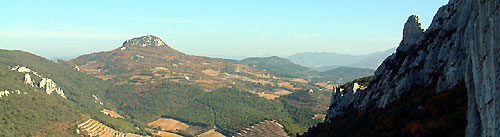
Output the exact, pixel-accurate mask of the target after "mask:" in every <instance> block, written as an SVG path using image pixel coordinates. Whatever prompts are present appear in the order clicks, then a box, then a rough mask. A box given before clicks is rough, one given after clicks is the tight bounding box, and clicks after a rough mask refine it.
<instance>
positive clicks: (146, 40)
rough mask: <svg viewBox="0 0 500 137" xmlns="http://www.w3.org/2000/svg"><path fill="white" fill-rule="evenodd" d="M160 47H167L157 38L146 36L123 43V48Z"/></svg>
mask: <svg viewBox="0 0 500 137" xmlns="http://www.w3.org/2000/svg"><path fill="white" fill-rule="evenodd" d="M134 46H137V47H149V46H150V47H160V46H168V45H167V44H165V42H163V41H162V40H161V39H160V38H159V37H156V36H153V35H147V36H142V37H137V38H133V39H129V40H127V41H125V42H124V43H123V47H134Z"/></svg>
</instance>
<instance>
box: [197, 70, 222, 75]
mask: <svg viewBox="0 0 500 137" xmlns="http://www.w3.org/2000/svg"><path fill="white" fill-rule="evenodd" d="M201 72H202V73H203V74H205V75H208V76H212V77H215V76H218V75H219V74H220V73H219V72H218V71H215V70H213V69H205V70H202V71H201Z"/></svg>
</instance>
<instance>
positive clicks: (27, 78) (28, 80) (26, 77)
mask: <svg viewBox="0 0 500 137" xmlns="http://www.w3.org/2000/svg"><path fill="white" fill-rule="evenodd" d="M24 84H26V85H30V86H32V87H33V86H34V85H33V81H32V80H31V76H30V74H25V75H24Z"/></svg>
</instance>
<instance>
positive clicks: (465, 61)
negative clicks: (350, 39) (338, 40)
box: [326, 0, 500, 136]
mask: <svg viewBox="0 0 500 137" xmlns="http://www.w3.org/2000/svg"><path fill="white" fill-rule="evenodd" d="M499 9H500V2H499V1H498V0H451V1H450V2H449V3H448V4H447V5H445V6H443V7H441V8H440V9H439V11H438V12H437V14H436V15H435V16H434V19H433V22H432V24H431V25H430V27H429V29H428V30H425V29H423V28H422V27H421V25H420V23H419V21H418V16H414V15H412V16H410V17H409V19H408V21H407V23H406V24H405V28H404V32H403V40H402V41H401V43H400V45H399V47H398V49H397V51H396V53H395V54H393V55H391V56H390V57H388V58H387V59H386V60H385V61H384V62H383V63H382V64H381V65H380V67H379V68H378V69H377V71H376V72H375V76H374V79H373V81H372V83H371V84H370V86H369V87H368V88H367V89H366V90H359V89H358V90H357V92H356V94H354V92H351V90H345V91H344V92H338V91H337V92H334V94H333V96H332V104H331V107H330V109H329V111H328V116H327V119H326V121H327V122H333V121H332V119H333V118H335V117H337V116H341V115H345V114H347V113H351V112H352V111H358V112H359V111H362V110H366V109H367V107H371V106H375V107H379V108H384V107H385V106H386V104H388V103H389V102H393V101H395V100H397V99H399V98H400V97H401V96H402V95H404V94H407V93H408V92H411V91H412V90H414V89H415V88H417V87H433V89H434V91H435V93H440V92H441V91H443V90H445V89H448V88H451V87H454V86H456V85H457V84H459V83H460V82H465V83H466V84H467V91H468V96H469V97H468V101H469V106H468V113H467V119H468V121H469V124H468V127H467V136H499V135H500V119H498V115H499V113H500V102H499V101H500V95H499V93H500V92H499V91H500V84H499V83H500V75H499V72H500V70H499V64H500V47H499V45H500V43H499V40H500V36H499V35H500V34H499V33H500V31H499V29H500V25H499V24H500V23H498V22H500V20H499V18H500V15H499V13H498V12H499ZM337 90H338V89H337Z"/></svg>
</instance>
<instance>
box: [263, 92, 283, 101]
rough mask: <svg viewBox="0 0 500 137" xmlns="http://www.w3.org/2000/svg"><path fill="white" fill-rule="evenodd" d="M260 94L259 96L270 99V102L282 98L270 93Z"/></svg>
mask: <svg viewBox="0 0 500 137" xmlns="http://www.w3.org/2000/svg"><path fill="white" fill-rule="evenodd" d="M258 94H259V97H263V98H266V99H269V100H274V99H276V98H277V97H280V96H279V95H275V94H269V93H263V92H260V93H258Z"/></svg>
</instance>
